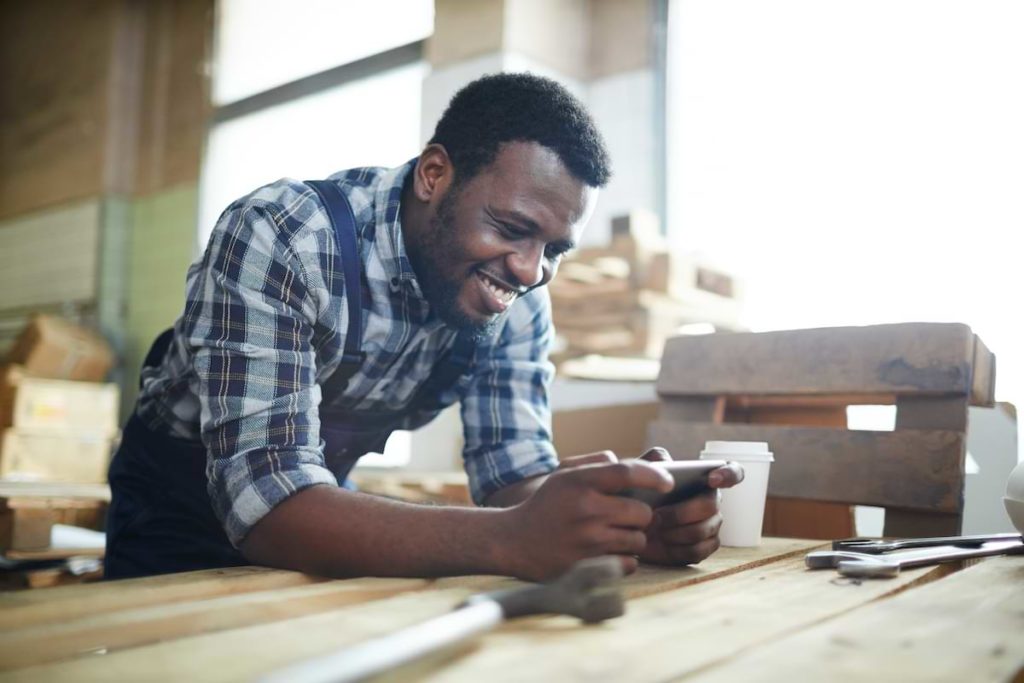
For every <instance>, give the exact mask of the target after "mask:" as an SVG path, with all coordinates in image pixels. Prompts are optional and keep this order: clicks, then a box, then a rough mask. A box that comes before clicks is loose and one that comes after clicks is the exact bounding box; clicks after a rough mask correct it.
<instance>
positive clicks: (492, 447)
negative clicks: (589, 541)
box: [462, 288, 558, 504]
mask: <svg viewBox="0 0 1024 683" xmlns="http://www.w3.org/2000/svg"><path fill="white" fill-rule="evenodd" d="M508 316H509V317H508V320H507V321H506V322H505V325H504V326H503V327H502V329H501V331H500V332H499V333H498V338H497V340H496V343H495V344H494V345H493V346H491V347H487V348H483V349H480V351H478V355H477V358H476V359H475V361H474V366H473V372H472V377H471V379H470V383H469V385H468V387H467V390H466V393H465V394H464V395H463V397H462V423H463V430H464V437H465V448H464V450H463V459H464V461H465V468H466V473H467V474H468V475H469V483H470V491H471V494H472V496H473V500H474V501H475V502H476V503H477V504H482V503H483V502H484V500H485V499H486V498H487V497H488V496H489V495H491V494H492V493H494V492H495V491H498V490H499V489H502V488H504V487H506V486H508V485H510V484H513V483H515V482H517V481H520V480H522V479H526V478H529V477H533V476H537V475H541V474H546V473H548V472H551V471H552V470H554V469H555V468H556V467H557V466H558V458H557V456H556V454H555V449H554V446H553V445H552V443H551V410H550V407H549V405H548V389H549V386H550V384H551V380H552V378H553V376H554V366H552V365H551V363H550V362H549V361H548V353H549V351H550V347H551V344H552V341H553V337H554V329H553V327H552V324H551V300H550V297H549V296H548V292H547V289H546V288H539V289H535V290H533V291H532V292H530V293H529V294H527V295H526V296H524V297H523V298H522V299H520V300H519V301H517V302H516V303H515V304H513V306H512V308H511V309H510V310H509V313H508Z"/></svg>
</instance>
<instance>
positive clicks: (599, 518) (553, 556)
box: [507, 453, 672, 580]
mask: <svg viewBox="0 0 1024 683" xmlns="http://www.w3.org/2000/svg"><path fill="white" fill-rule="evenodd" d="M627 488H651V489H656V490H658V491H662V492H668V491H670V490H671V489H672V479H671V477H670V476H669V475H668V474H667V473H665V472H662V471H660V470H659V469H658V468H656V467H652V466H651V465H649V464H648V463H646V462H643V461H640V460H635V461H632V462H614V455H611V454H610V453H597V454H591V455H588V456H579V457H577V458H570V459H568V460H567V461H565V462H564V463H563V464H562V466H561V467H560V468H559V469H558V470H557V471H555V472H553V473H552V474H551V475H550V476H548V477H547V479H546V480H545V481H544V483H543V484H542V485H541V486H540V487H539V488H538V489H537V490H536V492H534V493H533V495H531V496H530V497H529V498H528V499H526V500H525V501H523V502H522V503H520V504H519V505H517V506H516V507H514V508H511V509H509V510H508V511H507V512H508V514H509V518H508V519H509V520H510V522H511V524H510V526H509V532H508V537H509V544H508V549H509V552H510V553H516V554H517V556H512V557H509V558H508V561H509V562H510V563H513V565H514V566H515V568H516V570H515V571H514V572H513V573H514V574H515V575H516V576H521V577H524V578H529V579H534V580H542V579H547V578H551V577H553V576H557V575H558V574H560V573H562V572H564V571H565V570H566V569H568V568H569V566H571V565H572V564H573V563H574V562H576V561H578V560H581V559H583V558H586V557H594V556H597V555H620V556H622V564H623V568H624V569H625V571H626V572H633V571H635V570H636V567H637V559H636V556H637V555H639V554H640V553H641V551H643V549H644V547H645V546H646V545H648V538H647V535H646V534H645V533H644V529H645V528H648V527H649V526H650V524H651V520H652V512H651V508H650V507H649V506H647V505H645V504H644V503H641V502H639V501H636V500H630V499H628V498H623V497H621V496H618V495H616V494H617V493H618V492H619V491H622V490H623V489H627Z"/></svg>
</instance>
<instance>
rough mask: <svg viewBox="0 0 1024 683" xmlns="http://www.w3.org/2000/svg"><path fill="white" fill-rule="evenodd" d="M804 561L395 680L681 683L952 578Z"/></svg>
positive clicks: (492, 646)
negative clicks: (874, 576)
mask: <svg viewBox="0 0 1024 683" xmlns="http://www.w3.org/2000/svg"><path fill="white" fill-rule="evenodd" d="M802 564H803V563H802V560H801V559H799V558H796V559H791V560H786V561H783V562H777V563H773V564H771V565H768V566H766V567H764V568H762V569H761V570H759V571H757V572H739V573H736V574H734V575H732V576H728V577H725V578H722V579H718V580H715V581H708V582H703V583H698V584H694V585H691V586H688V587H686V588H685V589H682V590H676V591H672V592H669V593H661V594H658V595H652V596H649V597H645V598H641V599H638V600H633V601H630V603H629V605H628V608H627V612H626V615H625V616H624V617H622V618H621V619H615V620H612V621H609V622H606V623H605V624H602V625H600V626H595V627H589V628H580V627H579V626H578V625H577V624H574V623H572V621H571V620H570V619H567V618H550V619H531V620H524V621H522V622H516V623H513V624H509V625H507V626H505V627H503V628H501V629H499V630H498V631H495V632H493V633H491V634H488V635H486V636H485V637H484V638H483V639H482V642H481V643H480V645H479V647H477V648H476V649H474V650H473V651H471V652H469V653H468V654H466V655H465V656H463V657H461V658H459V659H458V660H456V661H454V662H449V663H447V664H446V665H445V666H444V668H443V669H439V670H434V671H422V670H421V671H415V672H412V673H410V674H409V675H406V676H403V677H396V678H395V680H409V681H412V680H417V681H430V682H431V683H442V682H444V683H455V682H459V683H462V682H466V681H487V682H488V683H501V682H505V681H508V682H509V683H512V682H513V681H522V680H527V679H528V680H537V681H585V680H601V681H665V680H674V679H677V678H682V677H684V676H686V675H688V674H692V673H694V672H698V671H701V670H702V669H704V668H705V667H712V666H715V665H716V664H718V663H721V662H724V661H728V660H729V659H730V658H732V657H734V656H736V655H737V654H739V653H741V652H744V651H745V650H748V649H750V648H752V647H756V646H757V645H759V644H761V643H765V642H768V641H771V640H772V639H774V638H777V637H779V636H781V635H783V634H786V633H789V632H791V631H793V630H797V629H801V628H805V627H808V626H810V625H812V624H815V623H817V622H819V621H821V620H823V619H827V618H829V617H832V616H835V615H837V614H841V613H843V612H846V611H848V610H852V609H855V608H857V607H860V606H861V605H864V604H867V603H869V602H870V601H872V600H877V599H879V598H881V597H883V596H886V595H889V594H891V593H894V592H897V591H900V590H903V589H905V588H906V587H907V586H908V585H911V584H913V583H915V582H918V581H928V580H931V579H933V578H936V577H939V576H943V575H944V573H945V570H942V569H935V568H930V569H925V570H923V571H922V570H918V571H917V573H915V574H913V575H904V576H902V577H900V579H898V580H896V581H891V582H889V581H886V582H865V583H862V584H860V585H853V584H836V583H834V582H833V581H832V579H833V578H834V575H833V573H832V572H822V573H817V572H809V571H807V570H805V569H803V566H802ZM638 653H643V655H642V656H638ZM733 680H735V681H743V680H744V679H742V678H736V679H733ZM773 680H777V679H773ZM788 680H792V681H802V680H831V679H828V678H819V679H809V678H802V677H795V678H790V679H788Z"/></svg>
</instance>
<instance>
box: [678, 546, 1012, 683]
mask: <svg viewBox="0 0 1024 683" xmlns="http://www.w3.org/2000/svg"><path fill="white" fill-rule="evenodd" d="M1022 605H1024V558H1019V557H1005V558H993V559H991V560H987V561H985V562H981V563H979V564H978V565H976V566H973V567H970V568H968V569H965V570H963V571H961V572H957V573H956V574H954V575H952V576H949V577H948V578H945V579H943V580H942V581H936V582H934V583H931V584H930V585H927V586H923V587H921V588H917V589H915V590H912V591H906V592H903V593H901V594H899V595H896V596H894V597H892V598H890V599H888V600H880V601H878V602H875V603H873V604H871V605H867V606H865V607H864V608H862V609H859V610H855V611H853V612H850V613H849V614H847V615H844V616H841V617H839V618H838V619H835V620H833V621H831V622H829V623H827V624H823V625H821V626H819V627H816V628H810V629H805V630H802V631H800V632H798V633H796V634H794V635H792V636H789V637H787V638H783V639H782V640H779V641H777V642H774V643H770V644H768V645H766V646H764V647H760V648H757V649H754V650H751V651H748V652H743V653H739V654H738V656H737V657H736V658H734V659H732V660H731V661H729V662H723V663H722V665H721V666H716V667H714V668H711V669H710V670H708V671H706V672H702V673H701V674H698V675H697V676H695V677H694V678H687V679H686V680H687V681H691V680H696V681H701V682H705V681H730V682H731V681H767V680H771V681H879V680H893V681H974V682H979V683H980V682H982V681H1020V680H1021V679H1022V678H1024V637H1022V634H1024V609H1021V606H1022Z"/></svg>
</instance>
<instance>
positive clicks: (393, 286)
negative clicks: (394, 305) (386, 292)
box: [391, 277, 402, 292]
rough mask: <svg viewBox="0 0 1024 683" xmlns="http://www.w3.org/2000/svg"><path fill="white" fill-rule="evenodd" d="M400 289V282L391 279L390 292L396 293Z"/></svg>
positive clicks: (394, 278) (395, 278)
mask: <svg viewBox="0 0 1024 683" xmlns="http://www.w3.org/2000/svg"><path fill="white" fill-rule="evenodd" d="M401 287H402V281H401V280H399V279H398V278H397V277H393V278H391V289H392V290H394V291H396V292H397V291H398V290H399V289H401Z"/></svg>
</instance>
